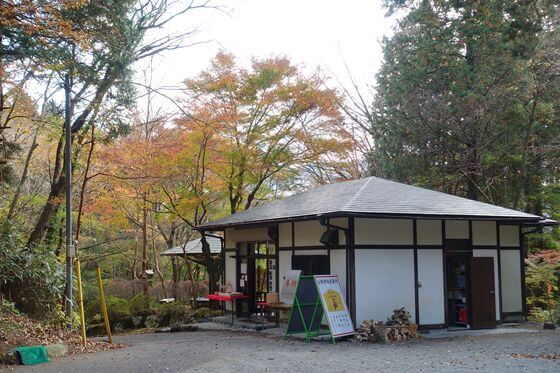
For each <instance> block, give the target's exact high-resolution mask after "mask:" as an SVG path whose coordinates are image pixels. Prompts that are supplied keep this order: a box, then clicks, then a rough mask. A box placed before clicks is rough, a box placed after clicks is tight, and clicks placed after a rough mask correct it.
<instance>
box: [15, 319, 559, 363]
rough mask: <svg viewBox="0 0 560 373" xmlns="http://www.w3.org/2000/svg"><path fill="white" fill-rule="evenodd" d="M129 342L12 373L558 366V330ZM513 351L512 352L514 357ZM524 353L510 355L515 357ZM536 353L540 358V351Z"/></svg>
mask: <svg viewBox="0 0 560 373" xmlns="http://www.w3.org/2000/svg"><path fill="white" fill-rule="evenodd" d="M115 339H116V341H117V342H119V343H128V344H130V347H127V348H123V349H119V350H112V351H104V352H100V353H96V354H83V355H74V356H69V357H64V358H59V359H54V360H53V361H52V362H50V363H48V364H44V365H41V366H35V367H14V368H11V369H12V370H14V371H16V372H23V371H25V372H72V373H74V372H76V373H81V372H86V373H87V372H94V373H102V372H154V371H157V372H167V371H169V372H214V371H220V372H238V373H240V372H262V371H271V372H294V371H301V372H314V371H321V372H366V371H369V372H371V371H429V372H434V371H435V372H443V371H445V372H448V371H457V372H463V371H464V372H466V371H472V370H475V369H476V370H479V371H483V372H502V371H503V372H505V371H507V372H512V371H534V372H560V361H559V360H551V359H547V358H545V357H544V356H543V355H542V354H543V353H546V354H552V355H553V356H556V358H557V359H558V357H559V356H560V331H558V330H556V331H539V332H537V333H514V334H501V335H500V334H498V335H484V336H474V337H473V336H468V337H453V338H443V339H420V340H416V341H410V342H407V343H396V344H391V345H378V344H368V343H361V342H353V341H345V342H340V343H337V344H336V345H333V344H332V343H330V342H326V341H314V342H312V343H305V342H304V341H301V340H294V339H284V338H278V337H271V336H266V335H262V334H257V333H255V332H246V331H225V330H222V331H219V330H215V331H200V332H186V333H165V334H139V335H121V336H117V337H116V338H115ZM512 354H513V356H512ZM515 354H518V355H524V356H529V357H515V356H516V355H515ZM539 355H540V356H541V357H539Z"/></svg>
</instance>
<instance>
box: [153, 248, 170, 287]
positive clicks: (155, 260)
mask: <svg viewBox="0 0 560 373" xmlns="http://www.w3.org/2000/svg"><path fill="white" fill-rule="evenodd" d="M152 253H153V255H154V268H155V271H156V273H157V275H158V278H159V282H160V283H161V288H162V289H163V297H164V298H167V288H166V287H165V279H164V278H163V274H162V273H161V271H160V270H159V261H158V258H157V256H158V253H157V250H156V242H155V238H154V237H152Z"/></svg>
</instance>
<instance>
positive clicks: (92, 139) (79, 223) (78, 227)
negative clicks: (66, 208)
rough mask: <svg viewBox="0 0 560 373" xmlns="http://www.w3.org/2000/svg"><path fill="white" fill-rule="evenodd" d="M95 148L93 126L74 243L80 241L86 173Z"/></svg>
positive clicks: (92, 126)
mask: <svg viewBox="0 0 560 373" xmlns="http://www.w3.org/2000/svg"><path fill="white" fill-rule="evenodd" d="M94 147H95V126H94V125H93V123H92V125H91V143H90V147H89V151H88V155H87V161H86V169H85V170H84V178H83V180H82V188H81V189H80V203H79V204H78V216H77V218H76V242H78V241H79V239H80V228H81V227H82V211H83V207H84V198H85V194H86V186H87V182H88V181H89V177H88V173H89V168H90V167H91V156H92V154H93V149H94Z"/></svg>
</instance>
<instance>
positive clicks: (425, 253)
mask: <svg viewBox="0 0 560 373" xmlns="http://www.w3.org/2000/svg"><path fill="white" fill-rule="evenodd" d="M442 255H443V252H442V250H439V249H419V250H418V282H420V283H421V284H422V286H421V287H419V288H418V308H419V310H418V312H419V314H420V324H422V325H427V324H445V300H444V297H443V265H442V264H443V258H442Z"/></svg>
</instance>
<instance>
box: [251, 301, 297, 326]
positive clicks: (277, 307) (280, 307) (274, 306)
mask: <svg viewBox="0 0 560 373" xmlns="http://www.w3.org/2000/svg"><path fill="white" fill-rule="evenodd" d="M257 306H259V307H261V308H266V309H269V310H274V311H276V312H275V314H276V317H275V319H276V326H278V325H279V324H280V311H290V310H291V309H292V305H291V304H286V303H269V302H257Z"/></svg>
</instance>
